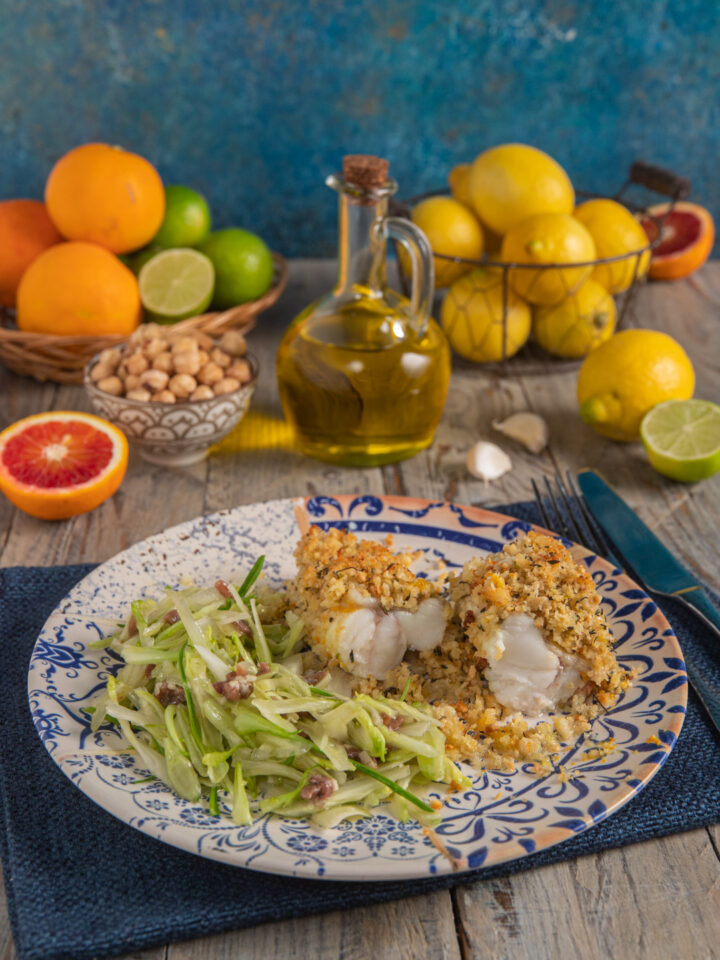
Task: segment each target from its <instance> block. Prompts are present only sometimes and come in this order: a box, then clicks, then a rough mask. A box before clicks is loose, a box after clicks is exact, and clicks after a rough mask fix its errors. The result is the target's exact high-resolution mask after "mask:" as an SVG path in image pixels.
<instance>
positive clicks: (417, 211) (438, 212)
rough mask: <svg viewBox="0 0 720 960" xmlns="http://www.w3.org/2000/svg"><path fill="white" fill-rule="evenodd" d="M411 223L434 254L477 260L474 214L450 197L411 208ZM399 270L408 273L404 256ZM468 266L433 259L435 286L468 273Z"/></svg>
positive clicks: (479, 237) (479, 248) (479, 245)
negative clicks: (418, 229) (419, 231)
mask: <svg viewBox="0 0 720 960" xmlns="http://www.w3.org/2000/svg"><path fill="white" fill-rule="evenodd" d="M411 217H412V222H413V223H414V224H415V225H416V226H418V227H420V229H421V230H422V231H423V233H424V234H425V236H426V237H427V238H428V240H429V242H430V246H431V247H432V249H433V252H434V253H442V254H445V256H448V257H464V258H465V259H468V260H479V259H480V256H481V255H482V252H483V232H482V227H481V226H480V224H479V223H478V221H477V218H476V217H475V214H474V213H472V212H471V211H470V210H468V208H467V207H466V206H464V205H463V204H462V203H459V202H458V201H457V200H454V199H453V198H452V197H428V199H427V200H422V201H421V202H420V203H419V204H418V205H417V206H416V207H413V210H412V213H411ZM401 259H402V264H403V269H404V270H405V271H406V272H409V264H408V263H407V262H406V261H407V257H402V258H401ZM472 266H473V265H472V264H471V263H453V262H452V260H444V259H440V258H439V257H435V286H437V287H447V286H448V285H449V284H451V283H452V282H453V280H456V279H457V278H458V277H460V276H462V275H463V273H467V272H468V270H472Z"/></svg>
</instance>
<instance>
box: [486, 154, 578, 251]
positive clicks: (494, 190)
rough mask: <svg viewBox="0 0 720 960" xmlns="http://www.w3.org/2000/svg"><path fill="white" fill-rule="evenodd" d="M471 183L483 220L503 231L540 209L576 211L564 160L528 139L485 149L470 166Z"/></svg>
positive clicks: (551, 211)
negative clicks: (529, 145) (532, 145)
mask: <svg viewBox="0 0 720 960" xmlns="http://www.w3.org/2000/svg"><path fill="white" fill-rule="evenodd" d="M469 186H470V196H471V198H472V205H473V207H474V208H475V212H476V213H477V215H478V217H480V220H481V222H482V223H483V224H487V226H488V227H490V229H491V230H494V231H495V233H499V234H504V233H507V231H508V230H510V228H511V227H514V226H515V224H516V223H519V221H520V220H525V219H526V218H527V217H532V216H533V215H534V214H536V213H572V210H573V206H574V205H575V192H574V190H573V187H572V184H571V183H570V178H569V177H568V175H567V174H566V173H565V171H564V170H563V168H562V167H561V166H560V164H559V163H556V162H555V160H553V158H552V157H549V156H548V155H547V154H546V153H543V151H542V150H538V149H537V148H536V147H528V146H527V145H526V144H524V143H506V144H503V145H502V146H499V147H493V148H492V149H490V150H486V151H485V152H484V153H481V154H480V156H479V157H476V159H475V161H474V162H473V165H472V169H471V170H470V181H469Z"/></svg>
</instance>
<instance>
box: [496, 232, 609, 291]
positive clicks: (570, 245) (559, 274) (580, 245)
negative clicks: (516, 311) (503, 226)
mask: <svg viewBox="0 0 720 960" xmlns="http://www.w3.org/2000/svg"><path fill="white" fill-rule="evenodd" d="M501 256H502V259H503V260H505V261H507V262H509V263H526V264H548V263H567V264H573V263H585V264H588V262H589V261H592V260H594V259H595V243H594V241H593V238H592V237H591V236H590V234H589V233H588V231H587V230H586V229H585V227H584V226H583V225H582V224H581V223H580V222H579V221H578V220H576V219H575V218H574V217H571V216H570V215H569V214H567V213H539V214H536V215H535V216H534V217H529V218H528V219H527V220H522V221H521V222H520V223H518V224H516V225H515V226H514V227H513V228H512V230H510V231H509V233H507V234H506V235H505V239H504V240H503V245H502V250H501ZM592 269H593V268H592V265H591V264H589V265H587V266H581V267H567V268H564V267H563V268H558V269H557V270H553V269H550V270H548V269H545V270H531V269H529V267H521V268H518V269H516V270H512V271H511V272H510V279H511V282H512V285H513V287H514V288H515V292H516V293H517V294H519V295H520V296H521V297H524V298H525V299H526V300H530V302H531V303H537V304H541V305H543V306H545V305H549V304H553V303H559V302H560V301H561V300H564V299H565V297H567V296H568V295H569V294H571V293H574V292H575V291H576V290H577V289H578V287H579V286H580V285H581V284H582V283H584V282H585V281H586V280H587V279H588V278H589V276H590V274H591V272H592Z"/></svg>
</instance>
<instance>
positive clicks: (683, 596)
mask: <svg viewBox="0 0 720 960" xmlns="http://www.w3.org/2000/svg"><path fill="white" fill-rule="evenodd" d="M670 596H673V597H675V599H676V600H679V601H680V602H681V603H682V604H684V606H686V607H688V608H689V609H691V610H692V611H693V613H695V614H696V615H697V616H699V617H700V619H701V620H703V621H704V622H705V624H706V625H707V626H708V627H710V629H711V630H712V631H713V633H715V634H716V635H717V637H718V639H720V613H719V612H718V609H717V607H716V606H715V604H714V603H712V601H711V600H709V599H708V596H707V594H706V593H705V591H704V590H703V588H702V587H700V588H699V589H698V590H688V592H687V593H673V594H670Z"/></svg>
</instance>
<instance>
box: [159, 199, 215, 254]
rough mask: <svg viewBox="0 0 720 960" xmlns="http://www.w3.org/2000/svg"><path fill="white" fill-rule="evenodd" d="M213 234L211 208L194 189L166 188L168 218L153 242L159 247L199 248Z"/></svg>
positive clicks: (166, 215)
mask: <svg viewBox="0 0 720 960" xmlns="http://www.w3.org/2000/svg"><path fill="white" fill-rule="evenodd" d="M208 233H210V207H208V205H207V200H206V199H205V197H204V196H203V195H202V194H201V193H198V192H197V190H192V189H191V188H190V187H181V186H174V187H165V217H164V218H163V222H162V223H161V224H160V229H159V230H158V232H157V233H156V234H155V236H154V237H153V239H152V241H151V242H152V244H154V245H155V246H158V247H163V248H169V247H195V246H197V244H198V243H200V242H201V241H202V240H204V239H205V237H207V235H208Z"/></svg>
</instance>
